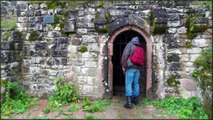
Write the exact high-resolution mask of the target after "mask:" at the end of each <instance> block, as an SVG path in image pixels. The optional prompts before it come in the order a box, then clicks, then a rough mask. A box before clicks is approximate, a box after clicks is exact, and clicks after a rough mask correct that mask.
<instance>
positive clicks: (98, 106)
mask: <svg viewBox="0 0 213 120" xmlns="http://www.w3.org/2000/svg"><path fill="white" fill-rule="evenodd" d="M110 104H111V101H109V100H107V99H104V100H99V101H97V102H95V104H94V105H91V106H89V107H87V108H85V111H86V112H102V111H104V107H106V106H108V105H110Z"/></svg>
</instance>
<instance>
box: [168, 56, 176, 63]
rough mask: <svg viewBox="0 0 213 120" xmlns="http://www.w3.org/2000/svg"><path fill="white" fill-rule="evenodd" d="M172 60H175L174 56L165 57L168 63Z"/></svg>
mask: <svg viewBox="0 0 213 120" xmlns="http://www.w3.org/2000/svg"><path fill="white" fill-rule="evenodd" d="M174 60H175V56H174V55H170V56H167V61H168V62H172V61H174Z"/></svg>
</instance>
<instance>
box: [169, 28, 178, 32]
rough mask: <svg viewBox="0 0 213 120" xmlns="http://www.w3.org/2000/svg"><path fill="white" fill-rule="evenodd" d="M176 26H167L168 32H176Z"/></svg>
mask: <svg viewBox="0 0 213 120" xmlns="http://www.w3.org/2000/svg"><path fill="white" fill-rule="evenodd" d="M176 31H177V28H169V29H168V33H176Z"/></svg>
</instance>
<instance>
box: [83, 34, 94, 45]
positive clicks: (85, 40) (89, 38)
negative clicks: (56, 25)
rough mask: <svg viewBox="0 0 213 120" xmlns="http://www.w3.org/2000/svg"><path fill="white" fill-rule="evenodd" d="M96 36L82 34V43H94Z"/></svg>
mask: <svg viewBox="0 0 213 120" xmlns="http://www.w3.org/2000/svg"><path fill="white" fill-rule="evenodd" d="M96 42H97V38H96V36H95V35H83V36H82V43H83V44H84V43H96Z"/></svg>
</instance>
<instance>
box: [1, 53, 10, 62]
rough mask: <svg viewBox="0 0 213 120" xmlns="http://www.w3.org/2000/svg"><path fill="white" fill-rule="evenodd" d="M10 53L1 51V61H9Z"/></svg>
mask: <svg viewBox="0 0 213 120" xmlns="http://www.w3.org/2000/svg"><path fill="white" fill-rule="evenodd" d="M10 55H11V53H10V52H9V51H1V63H8V62H10Z"/></svg>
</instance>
